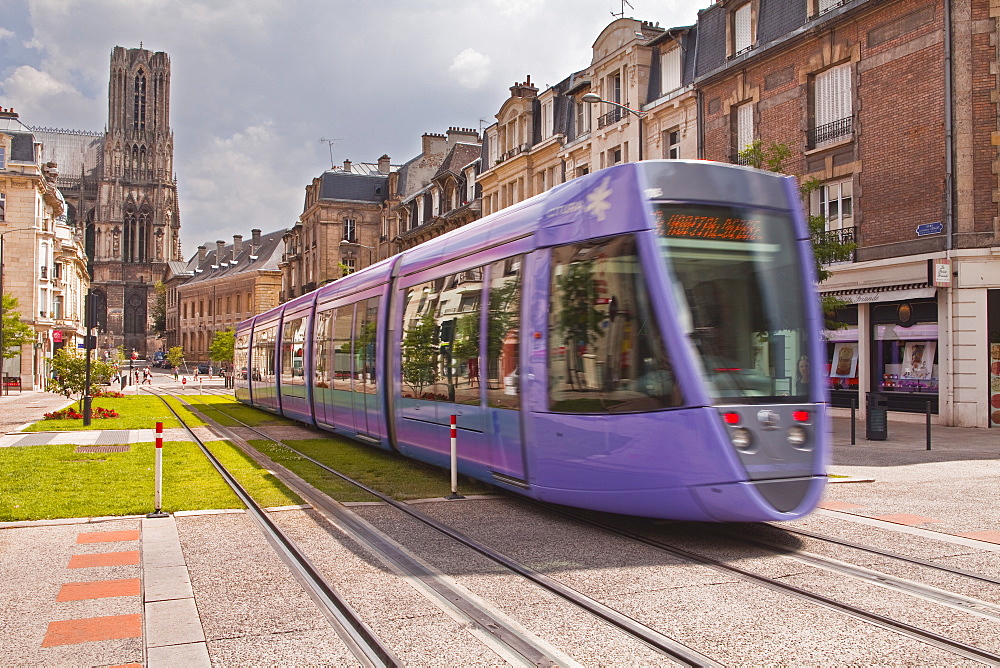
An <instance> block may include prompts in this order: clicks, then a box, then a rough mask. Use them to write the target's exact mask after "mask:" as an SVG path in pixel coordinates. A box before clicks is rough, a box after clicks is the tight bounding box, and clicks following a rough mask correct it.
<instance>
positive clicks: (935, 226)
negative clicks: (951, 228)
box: [917, 222, 944, 237]
mask: <svg viewBox="0 0 1000 668" xmlns="http://www.w3.org/2000/svg"><path fill="white" fill-rule="evenodd" d="M943 231H944V223H940V222H938V223H924V224H923V225H917V236H918V237H926V236H927V235H929V234H941V232H943Z"/></svg>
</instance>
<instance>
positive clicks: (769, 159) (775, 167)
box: [739, 139, 792, 172]
mask: <svg viewBox="0 0 1000 668" xmlns="http://www.w3.org/2000/svg"><path fill="white" fill-rule="evenodd" d="M791 155H792V149H791V148H789V147H788V144H784V143H775V142H772V143H771V145H770V146H767V147H765V146H764V142H763V141H761V140H760V139H754V140H753V141H752V142H751V143H749V144H747V145H746V147H744V148H743V150H742V151H740V152H739V156H740V161H741V162H742V163H743V164H745V165H749V166H750V167H756V168H757V169H766V170H768V171H769V172H784V171H785V167H784V164H785V160H787V159H788V158H790V157H791Z"/></svg>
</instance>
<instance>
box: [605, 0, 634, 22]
mask: <svg viewBox="0 0 1000 668" xmlns="http://www.w3.org/2000/svg"><path fill="white" fill-rule="evenodd" d="M625 5H628V8H629V9H631V10H632V11H633V12H634V11H635V7H633V6H632V3H631V2H629V1H628V0H622V11H621V13H620V14H615V13H614V12H611V16H613V17H615V18H616V19H622V18H625Z"/></svg>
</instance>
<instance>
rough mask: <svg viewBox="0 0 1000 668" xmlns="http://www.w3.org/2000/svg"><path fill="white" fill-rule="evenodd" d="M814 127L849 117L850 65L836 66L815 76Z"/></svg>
mask: <svg viewBox="0 0 1000 668" xmlns="http://www.w3.org/2000/svg"><path fill="white" fill-rule="evenodd" d="M815 103H816V105H815V106H816V127H821V126H823V125H826V124H828V123H833V122H834V121H839V120H841V119H842V118H847V117H849V116H850V115H851V70H850V65H848V64H844V65H838V66H837V67H831V68H830V69H828V70H826V71H825V72H821V73H819V74H817V75H816V100H815Z"/></svg>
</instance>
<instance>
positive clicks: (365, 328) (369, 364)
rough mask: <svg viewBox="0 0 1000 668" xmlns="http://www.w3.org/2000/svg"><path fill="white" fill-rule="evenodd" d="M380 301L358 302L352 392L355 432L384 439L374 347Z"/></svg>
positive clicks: (375, 299)
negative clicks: (380, 426) (380, 425)
mask: <svg viewBox="0 0 1000 668" xmlns="http://www.w3.org/2000/svg"><path fill="white" fill-rule="evenodd" d="M378 308H379V298H378V297H370V298H368V299H362V300H361V301H359V302H357V304H356V309H355V313H354V337H353V339H354V340H353V346H352V349H353V354H352V357H353V364H352V366H353V387H352V390H353V392H352V393H351V397H352V400H353V408H354V411H353V412H354V430H355V431H356V432H357V433H358V434H362V435H365V436H372V437H373V438H379V437H380V436H381V429H380V428H379V424H380V415H381V406H379V402H378V396H379V395H378V387H377V384H376V373H375V372H376V368H375V361H376V359H377V358H376V355H375V344H376V342H377V341H378V336H377V334H378V332H377V328H378Z"/></svg>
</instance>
